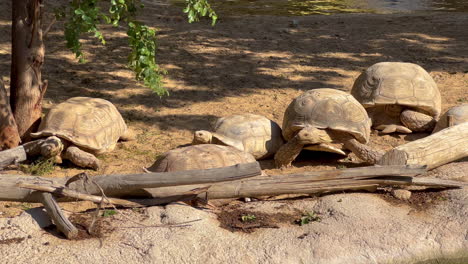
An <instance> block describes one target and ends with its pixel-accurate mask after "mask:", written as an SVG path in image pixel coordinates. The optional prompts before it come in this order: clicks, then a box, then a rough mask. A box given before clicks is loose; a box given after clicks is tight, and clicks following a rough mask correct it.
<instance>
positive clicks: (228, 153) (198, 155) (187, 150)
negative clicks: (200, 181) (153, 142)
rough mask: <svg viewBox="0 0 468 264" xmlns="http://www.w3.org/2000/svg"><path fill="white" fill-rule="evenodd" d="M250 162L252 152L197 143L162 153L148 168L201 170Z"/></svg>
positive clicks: (153, 169) (167, 170) (153, 170)
mask: <svg viewBox="0 0 468 264" xmlns="http://www.w3.org/2000/svg"><path fill="white" fill-rule="evenodd" d="M250 162H255V158H254V157H253V156H252V154H250V153H247V152H244V151H240V150H238V149H236V148H234V147H231V146H222V145H216V144H199V145H192V146H187V147H182V148H177V149H173V150H169V151H168V152H165V153H163V154H162V155H161V156H159V158H158V159H157V160H156V161H155V162H154V163H153V165H151V166H150V167H149V168H148V170H149V171H152V172H169V171H184V170H202V169H211V168H220V167H226V166H232V165H236V164H240V163H250Z"/></svg>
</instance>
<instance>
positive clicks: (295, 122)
mask: <svg viewBox="0 0 468 264" xmlns="http://www.w3.org/2000/svg"><path fill="white" fill-rule="evenodd" d="M282 128H283V137H284V138H285V139H286V140H287V141H288V142H287V143H286V144H284V145H283V146H282V147H281V148H280V149H279V150H278V152H277V153H276V155H275V163H276V165H277V166H278V167H283V166H289V165H290V164H291V162H292V161H293V160H294V159H295V158H296V157H297V155H299V153H300V152H301V150H302V149H303V148H305V149H310V150H320V151H328V152H334V153H339V154H344V155H346V153H345V152H344V151H343V149H348V150H351V151H352V152H354V153H355V154H356V155H357V156H358V157H359V158H361V159H363V160H364V161H366V162H369V163H375V162H376V161H377V160H378V159H379V158H380V157H381V155H382V153H380V152H379V151H377V150H373V149H371V148H370V147H369V146H366V145H364V144H366V143H367V142H368V141H369V137H370V128H371V120H370V118H369V116H368V115H367V112H366V110H365V109H364V107H362V105H361V104H359V102H358V101H357V100H356V99H355V98H354V97H353V96H352V95H350V94H348V93H345V92H343V91H339V90H335V89H329V88H320V89H313V90H309V91H306V92H304V93H303V94H302V95H300V96H298V97H296V98H295V99H294V100H293V101H292V102H291V103H290V104H289V106H288V108H287V109H286V111H285V113H284V118H283V126H282Z"/></svg>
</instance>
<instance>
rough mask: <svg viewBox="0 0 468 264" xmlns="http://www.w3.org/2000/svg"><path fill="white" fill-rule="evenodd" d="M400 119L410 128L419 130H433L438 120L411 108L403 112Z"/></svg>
mask: <svg viewBox="0 0 468 264" xmlns="http://www.w3.org/2000/svg"><path fill="white" fill-rule="evenodd" d="M400 120H401V123H403V124H404V125H405V126H407V127H408V128H409V129H411V130H413V131H417V132H422V131H429V130H431V131H432V129H434V126H435V124H436V120H435V119H434V118H433V117H432V116H430V115H426V114H423V113H421V112H417V111H413V110H410V109H406V110H404V111H403V112H401V115H400Z"/></svg>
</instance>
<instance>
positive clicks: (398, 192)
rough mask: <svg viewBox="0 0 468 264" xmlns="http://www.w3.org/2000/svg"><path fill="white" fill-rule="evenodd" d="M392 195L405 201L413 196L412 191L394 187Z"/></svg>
mask: <svg viewBox="0 0 468 264" xmlns="http://www.w3.org/2000/svg"><path fill="white" fill-rule="evenodd" d="M392 195H393V197H395V198H397V199H399V200H403V201H407V200H409V199H410V198H411V192H410V191H408V190H403V189H393V190H392Z"/></svg>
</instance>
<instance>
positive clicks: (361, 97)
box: [351, 62, 441, 118]
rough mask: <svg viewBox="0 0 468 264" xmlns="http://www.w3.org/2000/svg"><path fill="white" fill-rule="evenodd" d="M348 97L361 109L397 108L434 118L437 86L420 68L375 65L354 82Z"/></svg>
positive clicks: (438, 106) (402, 64)
mask: <svg viewBox="0 0 468 264" xmlns="http://www.w3.org/2000/svg"><path fill="white" fill-rule="evenodd" d="M351 94H352V95H353V96H354V97H355V98H356V99H357V100H358V101H359V102H360V103H361V104H362V105H363V106H364V107H365V108H369V107H373V106H376V105H388V104H398V105H402V106H408V107H411V108H414V109H419V110H422V111H424V112H425V113H427V114H429V115H431V116H432V117H434V118H438V117H439V115H440V111H441V96H440V92H439V89H438V88H437V84H436V83H435V82H434V80H433V79H432V77H431V76H430V75H429V73H427V72H426V71H425V70H424V69H423V68H422V67H421V66H419V65H416V64H413V63H405V62H379V63H376V64H374V65H372V66H371V67H369V68H368V69H367V70H366V71H365V72H363V73H362V74H361V75H360V76H359V77H358V78H357V79H356V81H355V82H354V85H353V88H352V90H351Z"/></svg>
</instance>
